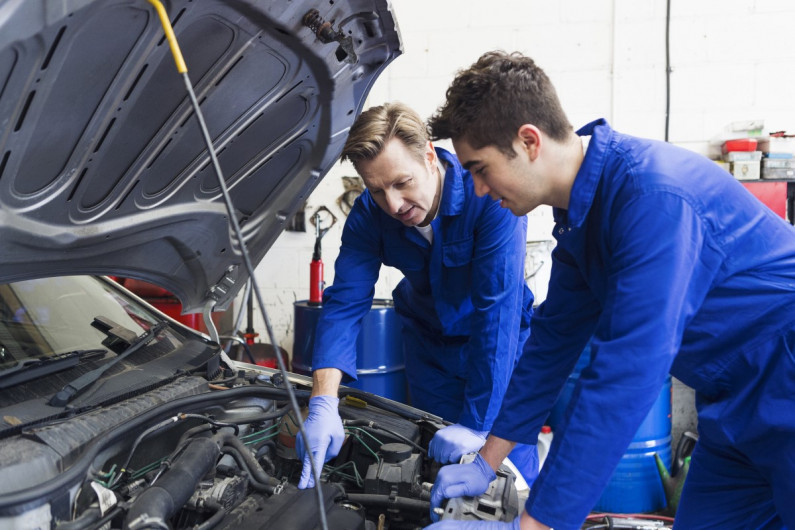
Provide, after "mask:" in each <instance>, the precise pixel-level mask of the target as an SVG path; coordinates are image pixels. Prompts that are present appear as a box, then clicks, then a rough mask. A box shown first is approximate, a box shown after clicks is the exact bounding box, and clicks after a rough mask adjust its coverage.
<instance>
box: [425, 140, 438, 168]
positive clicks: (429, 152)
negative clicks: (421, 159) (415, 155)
mask: <svg viewBox="0 0 795 530" xmlns="http://www.w3.org/2000/svg"><path fill="white" fill-rule="evenodd" d="M425 160H427V161H428V163H429V164H430V165H431V167H435V164H436V149H434V148H433V143H431V141H430V140H428V142H427V143H426V144H425Z"/></svg>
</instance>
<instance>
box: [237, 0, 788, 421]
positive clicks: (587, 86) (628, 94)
mask: <svg viewBox="0 0 795 530" xmlns="http://www.w3.org/2000/svg"><path fill="white" fill-rule="evenodd" d="M392 4H393V9H394V11H395V13H396V16H397V19H398V22H399V25H400V28H401V32H402V36H403V42H404V50H405V52H404V55H403V56H401V57H399V58H398V59H397V60H396V61H395V62H394V63H393V64H392V65H391V66H390V67H389V68H388V69H387V70H386V72H385V74H384V75H383V76H382V77H381V78H380V79H379V80H378V81H377V82H376V84H375V85H374V87H373V90H372V92H371V94H370V97H369V98H368V102H367V106H369V105H377V104H380V103H382V102H384V101H387V100H402V101H404V102H406V103H408V104H409V105H411V106H413V107H414V108H415V109H416V110H417V111H418V112H419V113H420V114H421V115H422V116H423V117H427V116H429V115H431V114H432V113H433V111H434V110H435V109H436V108H437V107H438V106H439V105H440V104H441V103H442V102H443V98H444V92H445V90H446V88H447V86H448V84H449V82H450V80H451V79H452V77H453V75H454V74H455V72H456V70H458V69H460V68H464V67H467V66H469V65H470V64H471V63H472V62H474V61H475V60H476V59H477V57H478V56H479V55H480V54H481V53H483V52H484V51H487V50H491V49H497V48H499V49H504V50H509V51H510V50H519V51H521V52H523V53H526V54H528V55H530V56H531V57H533V58H534V59H535V60H536V62H537V63H538V64H539V65H541V66H542V67H543V68H544V69H545V71H546V72H547V73H548V75H549V76H550V78H551V79H552V81H553V83H554V84H555V86H556V87H557V90H558V94H559V96H560V98H561V101H562V102H563V106H564V109H566V111H567V113H568V116H569V119H570V121H571V122H572V124H573V125H574V126H575V127H579V126H581V125H584V124H585V123H587V122H589V121H591V120H593V119H596V118H599V117H605V118H607V120H608V121H609V122H610V123H611V124H612V125H613V126H614V127H615V128H616V129H619V130H621V131H622V132H625V133H629V134H635V135H639V136H645V137H650V138H656V139H663V138H664V128H665V84H666V75H665V26H666V20H665V18H666V2H665V0H646V1H643V2H638V1H637V0H566V1H562V2H549V1H546V0H495V1H492V2H482V1H473V0H433V1H427V0H423V1H421V0H393V2H392ZM793 21H795V2H791V0H699V1H698V2H672V6H671V21H670V25H671V31H670V57H671V67H672V72H671V97H670V101H671V104H670V134H669V139H670V141H671V142H673V143H676V144H679V145H682V146H683V147H686V148H689V149H692V150H694V151H696V152H699V153H702V154H705V155H708V154H710V153H712V152H714V149H715V146H716V145H717V142H718V141H719V140H720V139H721V137H722V135H723V134H725V127H726V126H727V124H729V123H731V122H734V121H738V120H748V119H763V120H764V122H765V124H766V127H767V128H768V129H769V130H771V131H775V130H782V129H784V130H788V131H789V132H793V131H795V98H793V97H792V93H793V87H795V32H793V31H792V23H793ZM443 145H444V146H445V147H448V148H449V147H450V146H449V144H444V143H443ZM354 175H355V172H354V170H353V168H352V167H351V166H350V165H349V164H344V163H340V164H337V165H336V166H335V167H334V168H333V169H332V170H331V171H330V172H329V174H328V175H327V176H326V177H325V179H324V180H323V181H322V182H321V184H320V185H319V186H318V188H317V189H316V190H315V192H314V193H313V194H312V195H311V197H310V198H309V199H308V201H307V205H306V218H307V219H306V220H307V232H306V233H297V232H285V233H283V234H282V235H281V237H280V238H279V239H278V240H277V242H276V243H275V245H274V246H273V248H272V249H271V250H270V252H269V253H268V255H267V256H266V257H265V259H264V260H263V261H262V263H261V264H260V265H259V267H258V269H257V279H258V282H259V284H260V286H261V289H262V294H263V297H264V299H265V301H266V306H267V307H266V310H267V311H268V314H269V318H270V320H271V323H272V325H273V328H274V331H275V334H276V339H277V342H278V343H279V345H280V346H282V347H283V348H285V349H286V350H287V351H288V352H291V351H292V341H293V336H292V329H293V327H292V321H293V302H295V301H297V300H304V299H306V298H307V297H308V294H309V262H310V260H311V254H312V247H313V239H314V231H313V229H312V226H311V224H309V217H310V216H311V215H312V213H314V211H315V210H316V209H317V208H319V207H321V206H325V207H327V208H328V209H329V210H330V211H331V212H332V213H333V214H334V215H335V216H336V217H337V219H338V222H337V223H336V224H335V225H334V226H333V227H332V228H331V229H330V230H329V232H328V233H327V234H326V236H325V237H324V239H323V261H324V262H325V264H326V274H325V279H326V282H327V284H331V283H333V281H334V268H333V263H334V259H335V258H336V256H337V250H338V246H339V241H340V235H341V231H342V225H343V223H344V220H345V216H344V214H343V213H342V211H341V210H340V208H339V205H338V203H337V200H338V198H339V196H340V195H341V194H342V193H343V191H344V189H343V186H342V179H341V177H343V176H354ZM551 226H552V221H551V211H550V210H549V209H547V208H540V209H538V210H537V211H535V212H532V213H531V214H530V230H529V234H528V254H527V263H528V265H527V272H528V283H529V284H530V285H531V288H532V289H533V290H534V292H535V294H536V298H537V300H538V301H541V300H543V299H544V297H545V296H546V282H547V281H548V277H549V262H550V259H549V252H550V251H551V249H552V248H553V243H552V242H551V237H550V235H549V234H550V231H551ZM400 278H401V276H400V273H399V272H397V271H395V270H394V269H389V268H386V267H385V268H384V269H383V270H382V274H381V278H380V280H379V282H378V284H377V286H376V297H379V298H391V290H392V288H393V287H394V285H396V284H397V282H398V281H399V280H400ZM243 306H244V304H243V303H242V301H239V302H238V304H237V307H238V308H240V307H243ZM256 314H257V317H256V321H255V328H256V330H257V331H258V332H259V333H261V334H262V335H263V337H262V340H263V341H264V342H267V341H268V339H267V337H264V335H265V328H264V326H263V324H262V318H261V315H260V314H259V310H258V309H257V310H256ZM675 388H676V389H677V390H676V395H675V402H676V403H677V407H678V412H677V413H676V415H677V416H678V417H679V418H680V423H679V424H678V425H677V421H676V418H675V427H674V430H675V435H676V434H677V431H678V432H681V431H682V430H685V429H689V428H693V427H694V421H695V420H694V417H693V415H692V406H691V405H690V403H692V396H691V395H690V396H689V395H688V394H687V392H688V391H687V390H686V389H683V388H684V387H682V386H681V385H676V386H675ZM681 403H684V405H682V404H681Z"/></svg>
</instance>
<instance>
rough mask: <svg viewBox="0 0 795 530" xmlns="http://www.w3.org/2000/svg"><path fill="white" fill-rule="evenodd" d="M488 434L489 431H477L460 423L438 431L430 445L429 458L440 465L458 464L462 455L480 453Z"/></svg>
mask: <svg viewBox="0 0 795 530" xmlns="http://www.w3.org/2000/svg"><path fill="white" fill-rule="evenodd" d="M488 434H489V432H488V431H475V430H472V429H470V428H469V427H464V426H463V425H461V424H460V423H455V424H453V425H448V426H447V427H445V428H443V429H439V430H438V431H436V434H435V435H434V436H433V439H432V440H431V443H430V445H428V456H429V457H431V458H433V459H434V460H436V461H437V462H439V463H440V464H456V463H458V462H459V461H460V460H461V456H462V455H465V454H468V453H475V452H477V451H479V450H480V448H481V447H483V444H484V443H486V436H488Z"/></svg>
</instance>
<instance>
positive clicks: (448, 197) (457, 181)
mask: <svg viewBox="0 0 795 530" xmlns="http://www.w3.org/2000/svg"><path fill="white" fill-rule="evenodd" d="M435 149H436V155H437V156H438V157H439V159H440V160H442V161H443V162H444V163H445V165H446V166H447V171H446V172H445V174H444V189H443V190H442V199H441V200H440V201H439V214H438V215H461V213H462V212H463V210H464V180H463V178H464V177H463V171H464V169H463V168H462V167H461V164H459V163H458V160H457V159H456V157H455V156H453V154H452V153H449V152H448V151H446V150H444V149H442V148H441V147H436V148H435ZM438 215H437V218H438Z"/></svg>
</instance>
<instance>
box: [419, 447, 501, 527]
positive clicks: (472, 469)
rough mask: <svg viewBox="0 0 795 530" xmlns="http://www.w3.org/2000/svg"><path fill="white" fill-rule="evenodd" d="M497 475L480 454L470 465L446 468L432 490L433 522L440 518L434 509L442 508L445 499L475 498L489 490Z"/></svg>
mask: <svg viewBox="0 0 795 530" xmlns="http://www.w3.org/2000/svg"><path fill="white" fill-rule="evenodd" d="M496 478H497V475H496V474H494V470H493V469H491V466H489V465H488V464H487V463H486V461H485V460H483V457H482V456H480V453H478V454H477V456H475V460H473V461H472V462H471V463H469V464H454V465H451V466H445V467H443V468H442V469H440V470H439V474H438V475H436V482H435V483H434V485H433V488H432V489H431V520H432V521H434V522H436V521H438V520H439V516H438V515H436V513H434V509H435V508H438V507H439V506H441V504H442V501H443V500H444V499H449V498H451V497H463V496H464V495H466V496H470V497H474V496H476V495H480V494H481V493H484V492H485V491H486V490H487V489H489V484H490V483H491V481H492V480H494V479H496Z"/></svg>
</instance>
